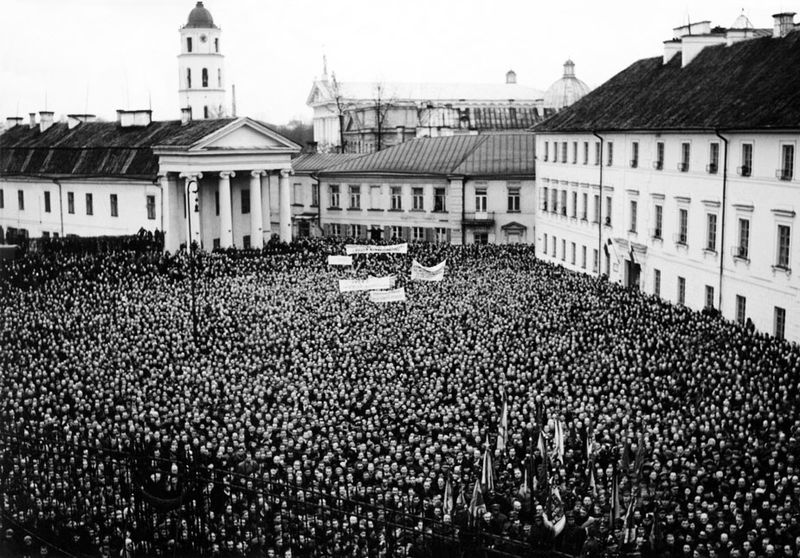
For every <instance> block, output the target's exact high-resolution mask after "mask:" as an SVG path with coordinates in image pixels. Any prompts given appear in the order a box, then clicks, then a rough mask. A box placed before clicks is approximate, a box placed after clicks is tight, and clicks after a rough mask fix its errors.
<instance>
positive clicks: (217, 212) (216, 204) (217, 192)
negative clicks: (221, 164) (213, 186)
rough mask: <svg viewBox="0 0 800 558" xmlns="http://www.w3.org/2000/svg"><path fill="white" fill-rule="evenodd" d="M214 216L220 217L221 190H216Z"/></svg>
mask: <svg viewBox="0 0 800 558" xmlns="http://www.w3.org/2000/svg"><path fill="white" fill-rule="evenodd" d="M214 215H219V190H214Z"/></svg>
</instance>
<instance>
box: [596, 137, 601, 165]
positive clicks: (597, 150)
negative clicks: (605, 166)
mask: <svg viewBox="0 0 800 558" xmlns="http://www.w3.org/2000/svg"><path fill="white" fill-rule="evenodd" d="M601 151H602V149H601V148H600V142H599V141H596V142H594V164H595V165H599V164H600V152H601Z"/></svg>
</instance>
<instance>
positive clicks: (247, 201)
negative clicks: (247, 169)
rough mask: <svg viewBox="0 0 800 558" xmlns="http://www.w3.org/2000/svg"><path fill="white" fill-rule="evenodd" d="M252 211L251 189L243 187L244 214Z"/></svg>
mask: <svg viewBox="0 0 800 558" xmlns="http://www.w3.org/2000/svg"><path fill="white" fill-rule="evenodd" d="M247 213H250V189H249V188H242V215H245V214H247Z"/></svg>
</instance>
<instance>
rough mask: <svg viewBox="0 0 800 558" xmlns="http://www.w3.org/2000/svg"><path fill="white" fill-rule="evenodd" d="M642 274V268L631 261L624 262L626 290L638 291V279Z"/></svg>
mask: <svg viewBox="0 0 800 558" xmlns="http://www.w3.org/2000/svg"><path fill="white" fill-rule="evenodd" d="M641 274H642V266H641V265H639V264H638V263H636V262H634V261H632V260H625V276H626V280H625V285H626V286H627V287H628V288H631V289H635V290H637V291H638V290H639V277H640V276H641Z"/></svg>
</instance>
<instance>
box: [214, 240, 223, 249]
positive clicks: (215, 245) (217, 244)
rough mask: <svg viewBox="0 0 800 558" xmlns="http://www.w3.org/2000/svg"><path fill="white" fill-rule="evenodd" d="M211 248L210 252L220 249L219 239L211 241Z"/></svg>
mask: <svg viewBox="0 0 800 558" xmlns="http://www.w3.org/2000/svg"><path fill="white" fill-rule="evenodd" d="M211 247H212V250H219V249H220V248H221V247H222V244H220V241H219V238H214V239H212V240H211Z"/></svg>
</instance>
